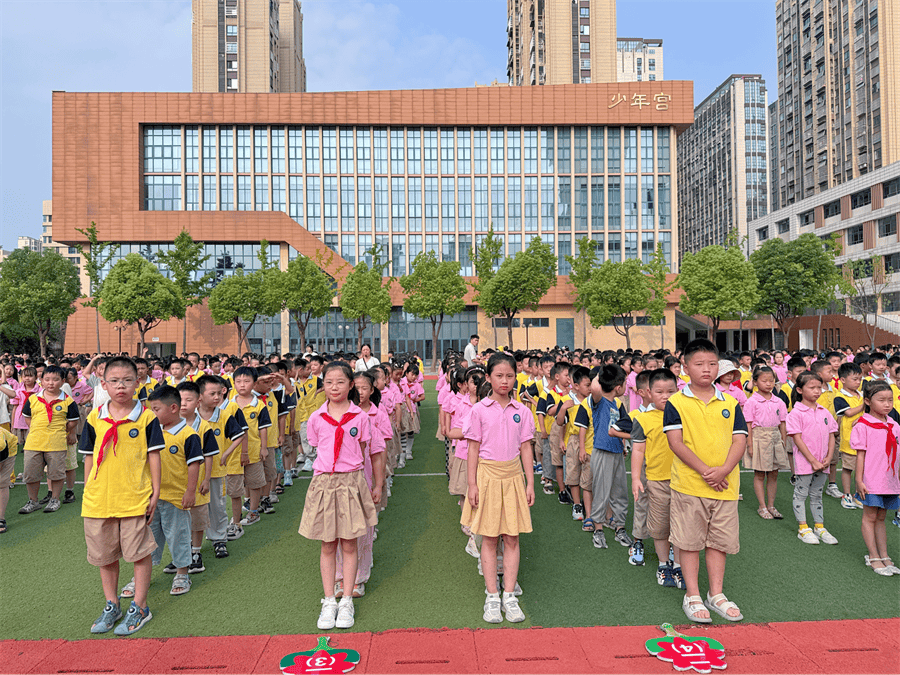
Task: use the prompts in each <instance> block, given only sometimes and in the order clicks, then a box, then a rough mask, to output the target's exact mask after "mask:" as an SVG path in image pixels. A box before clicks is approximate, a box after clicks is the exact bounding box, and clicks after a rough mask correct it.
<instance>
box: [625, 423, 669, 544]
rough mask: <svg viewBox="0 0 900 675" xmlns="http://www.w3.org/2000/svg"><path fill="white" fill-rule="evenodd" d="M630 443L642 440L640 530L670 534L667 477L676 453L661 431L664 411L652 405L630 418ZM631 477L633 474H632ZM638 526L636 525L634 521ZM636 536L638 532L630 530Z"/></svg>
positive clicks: (655, 534)
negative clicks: (642, 512) (643, 499)
mask: <svg viewBox="0 0 900 675" xmlns="http://www.w3.org/2000/svg"><path fill="white" fill-rule="evenodd" d="M631 442H632V444H636V443H643V444H644V468H643V471H642V473H643V477H644V494H645V495H646V496H647V515H646V518H645V521H646V524H645V528H644V529H643V530H642V531H641V534H645V533H646V535H649V536H650V538H651V539H668V538H669V518H670V516H669V513H670V505H671V501H672V491H671V488H670V479H671V476H672V458H673V457H674V456H675V455H674V454H673V453H672V449H671V448H670V447H669V441H668V439H667V438H666V434H665V432H664V431H663V411H662V410H657V409H656V408H654V407H653V406H652V405H650V406H649V407H647V408H646V409H644V410H643V411H639V412H638V413H637V414H635V415H634V417H633V418H632V423H631ZM631 479H632V480H634V476H632V478H631ZM634 511H635V522H637V520H638V516H637V511H638V507H637V505H635V507H634ZM635 530H637V525H635ZM633 535H634V537H635V538H637V539H644V538H645V537H639V536H638V534H637V532H635V533H633Z"/></svg>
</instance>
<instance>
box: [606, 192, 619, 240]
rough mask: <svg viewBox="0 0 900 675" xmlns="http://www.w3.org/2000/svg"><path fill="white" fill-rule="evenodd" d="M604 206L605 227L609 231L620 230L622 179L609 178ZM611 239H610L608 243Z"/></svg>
mask: <svg viewBox="0 0 900 675" xmlns="http://www.w3.org/2000/svg"><path fill="white" fill-rule="evenodd" d="M606 195H607V197H606V204H607V209H608V214H609V217H608V219H607V223H608V225H607V227H608V229H610V230H621V229H622V179H621V178H620V177H619V176H609V178H608V179H607V186H606ZM611 241H612V239H610V242H611Z"/></svg>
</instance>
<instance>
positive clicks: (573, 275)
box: [566, 237, 602, 310]
mask: <svg viewBox="0 0 900 675" xmlns="http://www.w3.org/2000/svg"><path fill="white" fill-rule="evenodd" d="M601 252H602V248H601ZM566 260H567V261H568V263H569V265H570V266H571V267H572V271H571V272H569V281H570V282H571V283H572V287H573V288H574V289H575V297H574V298H573V299H572V304H573V305H574V306H575V309H577V310H583V309H584V308H585V303H584V289H585V287H586V285H587V283H588V282H589V281H590V280H591V277H592V276H593V274H594V270H595V269H596V268H597V242H596V241H594V240H593V239H591V238H590V237H581V238H580V239H578V252H577V253H576V254H575V255H574V256H572V255H567V256H566Z"/></svg>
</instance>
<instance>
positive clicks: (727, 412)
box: [722, 410, 731, 420]
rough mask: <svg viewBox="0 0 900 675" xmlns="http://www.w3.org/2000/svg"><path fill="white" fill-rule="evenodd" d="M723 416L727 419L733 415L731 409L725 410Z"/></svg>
mask: <svg viewBox="0 0 900 675" xmlns="http://www.w3.org/2000/svg"><path fill="white" fill-rule="evenodd" d="M722 417H724V418H725V419H726V420H727V419H728V418H729V417H731V411H730V410H723V411H722Z"/></svg>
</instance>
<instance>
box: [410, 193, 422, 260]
mask: <svg viewBox="0 0 900 675" xmlns="http://www.w3.org/2000/svg"><path fill="white" fill-rule="evenodd" d="M408 180H409V185H408V186H407V187H408V189H409V200H408V202H409V203H408V205H407V208H406V215H407V221H408V223H409V231H410V232H421V231H422V179H421V178H419V177H418V176H416V177H414V178H413V177H410V178H409V179H408ZM411 242H412V238H410V246H412V243H411ZM420 246H421V245H420ZM412 259H413V255H412V252H410V260H412Z"/></svg>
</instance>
